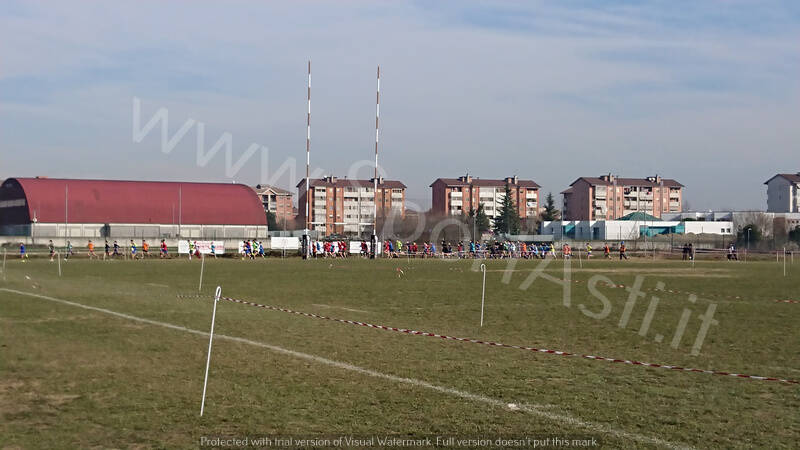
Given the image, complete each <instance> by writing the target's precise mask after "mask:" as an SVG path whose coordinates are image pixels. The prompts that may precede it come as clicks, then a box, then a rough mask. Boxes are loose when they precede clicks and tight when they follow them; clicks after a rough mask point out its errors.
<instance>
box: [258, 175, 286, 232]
mask: <svg viewBox="0 0 800 450" xmlns="http://www.w3.org/2000/svg"><path fill="white" fill-rule="evenodd" d="M253 190H255V191H256V195H258V198H259V199H260V200H261V204H262V205H264V211H269V212H271V213H273V214H275V220H276V222H278V224H283V225H286V224H287V223H289V222H291V221H292V220H294V205H293V201H292V200H293V199H292V197H294V194H292V193H291V192H289V191H287V190H286V189H281V188H278V187H275V186H268V185H266V184H257V185H256V187H254V188H253Z"/></svg>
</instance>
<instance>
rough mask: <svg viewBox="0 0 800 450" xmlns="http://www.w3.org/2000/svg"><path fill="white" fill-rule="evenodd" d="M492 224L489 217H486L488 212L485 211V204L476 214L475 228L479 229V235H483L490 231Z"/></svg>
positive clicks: (479, 207) (481, 205)
mask: <svg viewBox="0 0 800 450" xmlns="http://www.w3.org/2000/svg"><path fill="white" fill-rule="evenodd" d="M490 225H491V223H490V222H489V217H488V216H486V211H485V210H484V209H483V203H481V204H479V205H478V211H476V213H475V226H476V227H477V228H478V233H480V234H483V233H484V232H486V231H489V227H490Z"/></svg>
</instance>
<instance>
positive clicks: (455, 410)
mask: <svg viewBox="0 0 800 450" xmlns="http://www.w3.org/2000/svg"><path fill="white" fill-rule="evenodd" d="M538 264H539V262H538V261H519V262H517V263H516V265H515V266H513V267H509V266H508V265H507V262H505V261H490V262H487V263H486V265H487V273H486V284H487V287H486V307H485V323H484V326H483V327H482V328H481V327H479V320H480V300H481V296H480V293H481V274H480V272H475V271H473V270H472V268H473V264H472V261H455V262H446V261H441V260H410V261H409V260H404V259H401V260H381V261H365V260H359V259H349V260H346V261H340V260H336V261H330V260H318V261H308V262H304V261H301V260H299V259H286V260H281V259H267V260H259V261H255V262H250V261H240V260H236V259H219V260H208V261H206V264H205V269H204V270H205V274H204V285H203V292H204V296H203V297H201V298H178V297H177V295H178V294H196V293H197V291H198V276H199V271H200V265H199V263H198V262H197V261H192V262H189V261H186V260H183V259H182V260H170V261H159V260H149V261H146V262H141V261H137V262H133V261H111V262H99V261H86V260H73V261H70V262H68V263H64V264H63V265H62V269H63V276H61V277H59V276H58V272H57V267H56V263H51V262H49V261H48V260H46V259H34V260H31V261H29V262H26V263H21V262H20V261H17V260H13V261H12V260H9V261H8V263H7V270H6V274H5V281H4V282H2V283H1V284H0V288H2V290H0V358H1V359H0V448H16V447H20V448H74V447H81V448H84V447H117V448H120V447H126V448H127V447H161V448H186V447H197V446H198V445H200V443H201V438H202V437H204V436H205V437H212V436H226V437H233V436H235V437H244V436H252V437H260V436H284V437H288V436H295V437H330V438H335V437H337V436H359V437H370V436H373V435H377V436H386V435H391V436H399V437H432V438H433V439H435V436H442V437H450V436H453V437H461V438H463V437H472V438H480V437H484V438H490V439H492V440H494V439H496V438H522V437H531V438H534V437H535V438H538V439H544V438H546V437H563V438H591V437H594V438H595V439H596V440H597V441H598V442H599V443H602V445H603V446H607V447H625V448H628V447H653V446H655V447H697V448H709V447H719V448H730V447H758V448H792V447H796V446H797V442H798V440H799V439H800V413H798V411H800V385H797V384H789V383H784V382H775V381H759V380H751V379H741V378H734V377H729V376H720V375H710V374H703V373H691V372H681V371H674V370H666V369H662V368H648V367H642V366H635V365H629V364H619V363H616V364H615V363H609V362H603V361H595V360H589V359H585V358H580V357H565V356H559V355H553V354H545V353H536V352H532V351H525V350H518V349H513V348H500V347H495V346H486V345H478V344H474V343H469V342H458V341H453V340H445V339H441V338H434V337H427V336H415V335H408V334H404V333H397V332H392V331H385V330H380V329H373V328H367V327H363V326H356V325H351V324H345V323H340V322H335V321H329V320H322V319H317V318H310V317H305V316H301V315H296V314H289V313H286V312H279V311H272V310H266V309H263V308H255V307H252V306H247V305H242V304H237V303H232V302H228V301H221V302H220V303H219V304H218V308H217V319H216V330H215V332H216V333H218V336H216V335H215V339H214V348H213V353H212V360H211V369H210V375H209V384H208V393H207V400H206V405H205V408H206V411H205V415H204V417H202V418H201V417H199V415H198V414H199V408H200V397H201V392H202V387H203V371H204V368H205V362H206V350H207V345H208V336H207V335H204V334H202V333H205V332H207V331H208V329H209V326H210V321H211V310H212V306H213V302H212V300H211V297H210V296H211V294H212V293H213V289H214V287H216V286H217V285H221V286H222V289H223V295H225V296H229V297H233V298H237V299H243V300H248V301H252V302H257V303H261V304H266V305H273V306H281V307H286V308H291V309H293V310H297V311H302V312H309V313H316V314H321V315H325V316H329V317H335V318H341V319H348V320H354V321H364V322H369V323H373V324H381V325H388V326H394V327H401V328H409V329H414V330H423V331H428V332H433V333H441V334H446V335H451V336H458V337H467V338H476V339H483V340H491V341H499V342H502V343H506V344H513V345H521V346H532V347H539V348H547V349H554V350H561V351H567V352H574V353H578V354H591V355H600V356H606V357H612V358H622V359H631V360H639V361H647V362H652V363H662V364H672V365H680V366H685V367H693V368H699V369H713V370H719V371H730V372H736V373H743V374H753V375H760V376H771V377H779V378H783V379H790V380H800V328H798V323H799V321H800V304H795V303H779V302H776V301H775V300H777V299H795V300H797V299H800V291H799V290H798V286H799V285H800V283H798V280H800V261H799V262H798V266H793V265H791V266H790V268H789V269H790V270H789V276H787V277H783V274H782V272H781V267H782V266H780V265H778V264H776V263H775V262H774V261H771V262H770V261H762V262H748V263H746V264H745V263H728V262H722V261H718V262H705V261H699V262H697V264H696V266H695V267H694V268H692V266H691V265H688V264H686V263H682V262H679V261H672V262H670V261H644V260H631V261H628V262H624V263H620V262H618V261H603V260H592V261H591V262H586V261H583V263H582V264H583V267H582V268H580V267H579V265H578V263H577V261H575V262H573V264H572V267H571V278H572V279H574V280H577V281H578V282H573V283H570V286H571V288H570V289H571V291H570V293H569V297H568V298H569V300H570V306H564V303H563V287H562V285H559V284H556V283H555V282H553V281H548V280H547V279H544V278H541V277H540V278H538V279H536V280H535V281H533V282H532V284H531V283H529V284H530V286H527V287H526V286H525V283H524V282H525V280H526V278H528V277H529V275H530V273H531V271H532V270H534V269H535V268H536V267H537V265H538ZM397 268H401V269H402V271H403V273H404V274H403V275H401V276H398V271H397ZM541 273H544V274H547V275H551V276H554V277H559V278H560V277H563V274H564V271H563V262H561V261H555V262H552V263H551V264H549V265H548V266H547V267H546V268H544V269H543V270H542V272H541ZM596 276H605V277H608V279H610V280H611V281H612V282H613V283H615V284H624V285H626V286H631V285H633V284H634V281H635V277H636V276H643V277H644V278H643V282H642V287H643V288H644V289H654V288H655V287H656V285H657V283H659V282H662V283H664V289H666V290H680V291H690V292H695V293H697V294H698V297H699V298H698V299H697V300H695V301H694V302H691V301H690V300H689V297H688V295H687V294H685V293H670V292H659V293H655V292H654V291H651V290H646V291H645V294H646V296H644V297H641V298H639V299H638V301H637V302H636V303H635V304H634V305H633V308H632V309H631V310H630V314H629V317H628V319H627V323H626V324H625V326H624V327H621V326H620V321H621V318H623V317H624V316H625V304H626V301H627V300H628V296H629V292H627V291H625V290H624V289H621V288H609V287H607V286H603V285H602V284H598V285H597V286H596V292H599V293H600V294H602V295H604V296H605V297H607V301H608V305H609V306H610V309H609V310H608V315H607V316H606V317H604V318H592V317H589V316H588V315H587V313H593V314H596V315H597V313H598V312H599V311H600V310H601V309H602V308H603V303H601V300H599V299H598V298H597V297H596V296H593V295H592V294H591V293H590V291H589V289H588V286H587V281H589V280H590V279H591V278H592V277H596ZM504 277H505V280H504ZM595 279H596V278H595ZM521 287H523V288H521ZM31 294H33V295H31ZM654 295H655V296H657V297H659V299H660V301H658V303H657V305H656V306H655V309H654V310H653V311H652V312H653V314H651V315H650V316H651V321H650V326H649V328H648V329H646V330H642V323H643V321H645V322H646V320H645V319H646V316H647V311H648V307H649V306H650V305H652V303H653V302H652V301H651V298H652V296H654ZM735 296H739V297H741V298H739V299H737V298H734V297H735ZM62 301H69V302H73V304H66V303H64V302H62ZM581 304H582V305H584V307H583V308H581V307H579V305H581ZM80 305H83V306H88V307H93V308H97V309H87V308H85V307H81V306H80ZM710 305H714V307H715V308H716V309H715V310H714V311H713V314H714V316H713V319H714V320H716V321H717V322H718V323H717V324H712V325H711V326H710V327H709V328H708V332H707V335H706V337H705V339H704V340H702V346H701V348H700V350H699V353H698V354H697V355H692V354H691V352H692V345H693V344H694V343H695V340H696V338H697V336H698V334H699V333H700V329H701V324H702V323H703V321H702V320H701V318H700V316H701V315H704V314H707V312H708V308H709V306H710ZM101 309H102V310H101ZM712 309H713V308H712ZM685 310H689V311H690V316H689V319H688V322H686V324H687V325H686V327H685V330H684V331H682V332H680V333H679V328H680V327H679V323H680V322H681V316H682V314H684V311H685ZM583 311H587V313H584V312H583ZM111 312H114V313H121V314H125V315H129V316H132V317H122V316H120V315H114V314H111ZM137 318H140V319H148V320H150V321H153V322H146V321H142V320H137ZM156 322H157V323H156ZM167 324H169V325H175V326H177V327H172V328H170V327H167V326H165V325H167ZM179 327H182V328H179ZM192 330H196V331H198V332H192ZM640 331H642V333H640ZM676 333H679V334H681V335H682V339H681V340H680V343H679V344H678V345H677V348H673V346H672V345H671V343H672V340H673V338H674V336H675V335H676ZM658 335H661V336H662V338H661V339H659V340H661V342H657V338H656V336H658ZM239 338H240V339H239ZM509 404H512V405H511V406H509ZM434 442H435V441H434ZM450 443H451V444H453V441H451V442H450Z"/></svg>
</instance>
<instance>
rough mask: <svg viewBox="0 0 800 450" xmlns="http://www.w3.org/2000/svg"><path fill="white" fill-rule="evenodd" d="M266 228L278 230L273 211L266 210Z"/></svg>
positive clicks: (276, 219)
mask: <svg viewBox="0 0 800 450" xmlns="http://www.w3.org/2000/svg"><path fill="white" fill-rule="evenodd" d="M267 229H268V230H270V231H273V230H278V229H279V228H278V218H277V217H275V213H274V212H272V211H267Z"/></svg>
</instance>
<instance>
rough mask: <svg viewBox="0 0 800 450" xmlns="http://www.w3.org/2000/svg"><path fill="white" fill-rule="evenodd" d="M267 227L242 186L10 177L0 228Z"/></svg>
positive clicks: (2, 193)
mask: <svg viewBox="0 0 800 450" xmlns="http://www.w3.org/2000/svg"><path fill="white" fill-rule="evenodd" d="M65 221H68V222H69V223H75V224H79V223H91V224H178V223H180V224H184V225H262V226H265V225H266V224H267V222H266V216H265V213H264V207H263V205H262V204H261V202H260V201H259V199H258V196H257V195H256V194H255V192H254V191H253V190H252V189H251V188H250V187H248V186H245V185H242V184H226V183H182V182H162V181H118V180H73V179H59V178H9V179H7V180H5V181H4V182H3V184H2V185H0V225H25V224H30V223H32V222H38V223H64V222H65Z"/></svg>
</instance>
